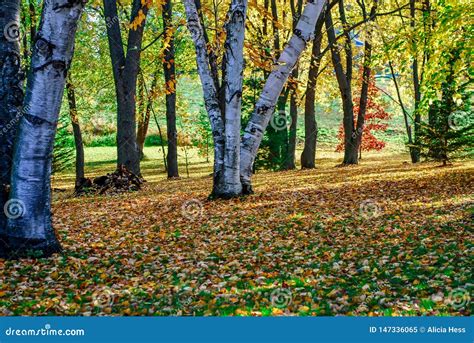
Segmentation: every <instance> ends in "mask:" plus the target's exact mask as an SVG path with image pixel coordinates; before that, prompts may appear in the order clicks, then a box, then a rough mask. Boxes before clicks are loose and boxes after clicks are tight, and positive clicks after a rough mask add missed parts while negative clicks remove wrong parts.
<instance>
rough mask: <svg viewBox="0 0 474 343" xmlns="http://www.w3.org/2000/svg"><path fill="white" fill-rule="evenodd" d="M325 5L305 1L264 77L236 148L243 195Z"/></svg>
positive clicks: (321, 0)
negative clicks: (279, 103) (280, 99)
mask: <svg viewBox="0 0 474 343" xmlns="http://www.w3.org/2000/svg"><path fill="white" fill-rule="evenodd" d="M325 5H326V0H309V1H308V2H307V4H306V6H305V8H304V10H303V14H302V15H301V17H300V19H299V21H298V24H297V25H296V29H295V31H294V33H293V35H292V37H291V39H290V41H289V42H288V44H287V45H286V46H285V48H284V49H283V51H282V53H281V55H280V57H279V59H278V62H277V63H276V65H275V66H274V69H273V70H272V72H271V73H270V75H269V76H268V79H267V81H266V83H265V86H264V87H263V90H262V93H261V95H260V98H259V99H258V101H257V103H256V105H255V109H254V111H253V114H252V116H251V118H250V121H249V123H248V124H247V127H246V128H245V132H244V136H243V138H242V144H241V147H240V178H241V182H242V187H243V193H244V194H248V193H252V185H251V177H252V166H253V163H254V160H255V156H256V154H257V151H258V147H259V146H260V143H261V141H262V138H263V134H264V132H265V129H266V128H267V126H268V123H269V121H270V119H271V116H272V114H273V112H274V109H275V105H276V102H277V100H278V97H279V96H280V93H281V91H282V89H283V87H284V85H285V83H286V81H287V80H288V76H289V75H290V73H291V71H292V70H293V68H294V66H295V65H296V62H297V61H298V59H299V57H300V56H301V53H302V52H303V50H304V49H305V47H306V46H307V44H308V42H309V41H311V39H312V36H313V32H314V28H315V26H316V21H317V19H318V18H319V16H320V15H321V13H322V11H323V8H324V6H325Z"/></svg>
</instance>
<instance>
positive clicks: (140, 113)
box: [137, 73, 149, 159]
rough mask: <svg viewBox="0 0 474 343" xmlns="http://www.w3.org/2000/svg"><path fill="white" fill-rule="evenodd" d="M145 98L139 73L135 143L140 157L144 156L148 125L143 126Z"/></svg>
mask: <svg viewBox="0 0 474 343" xmlns="http://www.w3.org/2000/svg"><path fill="white" fill-rule="evenodd" d="M147 100H148V97H146V96H145V80H144V77H143V75H142V73H140V75H139V78H138V92H137V145H138V150H139V153H140V159H143V158H144V157H145V155H144V153H143V147H144V146H145V139H146V131H147V130H148V125H147V126H146V128H145V120H146V118H145V116H146V112H145V107H146V103H147ZM148 120H149V119H148Z"/></svg>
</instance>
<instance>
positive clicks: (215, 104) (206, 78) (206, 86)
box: [183, 0, 225, 194]
mask: <svg viewBox="0 0 474 343" xmlns="http://www.w3.org/2000/svg"><path fill="white" fill-rule="evenodd" d="M183 2H184V7H185V11H186V17H187V25H188V30H189V32H190V33H191V37H192V39H193V42H194V47H195V50H196V62H197V68H198V74H199V77H200V79H201V85H202V90H203V95H204V104H205V106H206V110H207V114H208V116H209V121H210V124H211V130H212V138H213V140H214V181H213V190H212V194H222V193H224V192H223V189H224V186H223V179H224V145H225V136H224V122H223V120H222V113H221V108H220V104H219V100H218V99H219V96H218V93H217V89H216V85H215V83H214V81H215V80H214V78H213V77H212V73H211V69H210V67H209V55H208V49H207V43H206V39H205V36H204V32H205V31H204V30H203V27H202V25H201V20H200V18H199V14H198V11H197V9H196V5H195V3H194V1H193V0H183Z"/></svg>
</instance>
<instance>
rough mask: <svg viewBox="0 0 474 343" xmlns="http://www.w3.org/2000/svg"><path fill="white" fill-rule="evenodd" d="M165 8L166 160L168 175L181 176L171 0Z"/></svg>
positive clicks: (166, 3)
mask: <svg viewBox="0 0 474 343" xmlns="http://www.w3.org/2000/svg"><path fill="white" fill-rule="evenodd" d="M162 9H163V15H162V16H163V33H164V40H163V47H164V57H163V74H164V76H165V90H166V131H167V138H168V153H167V155H166V162H167V166H168V168H167V169H168V177H169V178H172V177H179V173H178V132H177V130H176V84H177V79H176V66H175V55H174V54H175V46H174V45H175V44H174V33H175V27H174V26H173V5H172V2H171V0H165V2H164V3H163V6H162Z"/></svg>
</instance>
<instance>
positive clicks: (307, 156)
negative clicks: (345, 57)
mask: <svg viewBox="0 0 474 343" xmlns="http://www.w3.org/2000/svg"><path fill="white" fill-rule="evenodd" d="M324 16H325V13H323V14H321V16H320V17H319V19H318V21H317V23H316V28H315V30H314V32H315V35H314V40H313V48H312V51H311V63H310V67H309V71H308V83H307V86H306V96H305V103H304V149H303V152H302V153H301V168H302V169H310V168H315V167H316V144H317V141H318V125H317V122H316V110H315V101H316V81H317V79H318V75H319V66H320V64H321V59H322V57H323V56H322V54H321V43H322V40H323V34H322V28H323V24H324Z"/></svg>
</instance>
